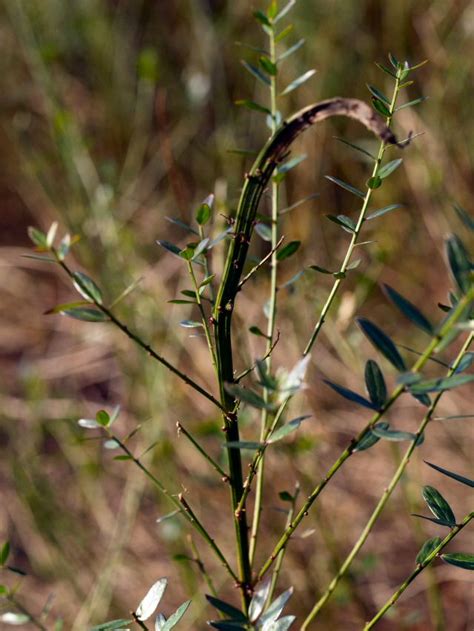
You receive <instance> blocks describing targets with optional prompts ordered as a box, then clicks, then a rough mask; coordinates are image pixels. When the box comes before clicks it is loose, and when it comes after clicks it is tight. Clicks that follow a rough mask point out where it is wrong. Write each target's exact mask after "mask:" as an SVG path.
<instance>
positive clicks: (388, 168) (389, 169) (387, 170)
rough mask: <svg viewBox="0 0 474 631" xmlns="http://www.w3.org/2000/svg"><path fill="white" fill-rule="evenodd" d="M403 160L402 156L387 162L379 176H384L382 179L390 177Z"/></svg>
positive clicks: (378, 173)
mask: <svg viewBox="0 0 474 631" xmlns="http://www.w3.org/2000/svg"><path fill="white" fill-rule="evenodd" d="M402 162H403V159H402V158H397V159H396V160H392V161H391V162H387V164H384V166H383V167H382V168H381V169H380V170H379V171H378V172H377V175H378V177H380V178H382V180H383V179H384V178H386V177H388V176H389V175H390V174H391V173H393V172H394V171H395V169H398V167H399V166H400V165H401V163H402Z"/></svg>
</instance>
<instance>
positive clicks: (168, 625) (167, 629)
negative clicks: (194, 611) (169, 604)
mask: <svg viewBox="0 0 474 631" xmlns="http://www.w3.org/2000/svg"><path fill="white" fill-rule="evenodd" d="M190 604H191V601H190V600H187V601H186V602H184V603H183V604H182V605H180V606H179V607H178V609H177V610H176V611H175V612H174V613H172V614H171V616H170V617H169V618H168V620H167V621H166V622H165V624H164V625H163V626H162V627H161V629H160V631H171V629H174V627H175V626H176V625H177V624H178V622H179V621H180V620H181V618H182V617H183V616H184V614H185V613H186V611H187V609H188V607H189V605H190Z"/></svg>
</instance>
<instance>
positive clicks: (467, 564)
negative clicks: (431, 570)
mask: <svg viewBox="0 0 474 631" xmlns="http://www.w3.org/2000/svg"><path fill="white" fill-rule="evenodd" d="M441 558H442V559H443V561H444V562H445V563H449V564H450V565H455V566H456V567H460V568H462V569H463V570H471V571H473V570H474V554H467V553H466V552H451V553H449V554H442V555H441Z"/></svg>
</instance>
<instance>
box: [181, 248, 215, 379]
mask: <svg viewBox="0 0 474 631" xmlns="http://www.w3.org/2000/svg"><path fill="white" fill-rule="evenodd" d="M206 260H207V259H206ZM187 264H188V272H189V276H190V277H191V282H192V284H193V287H194V293H195V294H196V302H197V304H198V308H199V312H200V313H201V320H202V326H203V328H204V333H205V335H206V341H207V347H208V349H209V354H210V355H211V361H212V366H213V367H214V371H215V372H216V374H217V363H216V353H215V350H214V345H213V343H212V338H211V332H210V330H209V321H208V319H207V317H206V312H205V311H204V306H203V304H202V300H201V294H200V293H199V285H198V282H197V280H196V275H195V273H194V269H193V264H192V262H191V261H187Z"/></svg>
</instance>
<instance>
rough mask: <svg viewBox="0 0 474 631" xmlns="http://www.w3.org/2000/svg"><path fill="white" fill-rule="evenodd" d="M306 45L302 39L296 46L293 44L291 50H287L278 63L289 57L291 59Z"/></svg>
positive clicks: (278, 59) (280, 56)
mask: <svg viewBox="0 0 474 631" xmlns="http://www.w3.org/2000/svg"><path fill="white" fill-rule="evenodd" d="M304 43H305V40H304V39H300V40H299V41H297V42H296V44H293V46H290V48H288V49H287V50H285V52H284V53H282V54H281V55H279V57H278V58H277V61H279V62H280V61H283V60H284V59H286V58H287V57H289V56H290V55H292V54H293V53H296V51H297V50H299V49H300V48H301V47H302V46H303V45H304Z"/></svg>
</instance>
